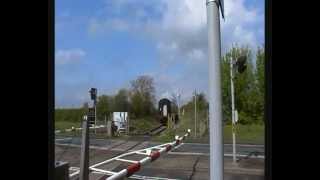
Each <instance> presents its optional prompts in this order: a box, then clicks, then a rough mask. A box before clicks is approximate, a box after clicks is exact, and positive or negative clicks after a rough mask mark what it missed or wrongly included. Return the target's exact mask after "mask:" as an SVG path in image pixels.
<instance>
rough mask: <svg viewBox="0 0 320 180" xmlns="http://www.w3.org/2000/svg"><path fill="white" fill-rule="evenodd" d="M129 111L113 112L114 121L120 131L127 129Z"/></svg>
mask: <svg viewBox="0 0 320 180" xmlns="http://www.w3.org/2000/svg"><path fill="white" fill-rule="evenodd" d="M127 120H128V112H113V121H114V124H115V125H116V126H117V129H118V131H120V132H121V131H124V132H125V131H126V125H127V122H128V121H127Z"/></svg>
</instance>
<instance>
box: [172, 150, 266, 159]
mask: <svg viewBox="0 0 320 180" xmlns="http://www.w3.org/2000/svg"><path fill="white" fill-rule="evenodd" d="M168 154H174V155H194V156H209V155H210V154H209V153H195V152H168ZM224 156H225V157H232V156H233V155H232V154H224ZM236 156H237V157H247V156H248V155H247V154H237V155H236ZM250 158H258V159H264V158H265V157H264V156H263V155H258V156H250Z"/></svg>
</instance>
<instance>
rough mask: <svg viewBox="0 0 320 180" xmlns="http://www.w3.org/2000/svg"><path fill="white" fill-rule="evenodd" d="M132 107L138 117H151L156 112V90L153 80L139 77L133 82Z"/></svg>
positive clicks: (147, 77) (148, 77)
mask: <svg viewBox="0 0 320 180" xmlns="http://www.w3.org/2000/svg"><path fill="white" fill-rule="evenodd" d="M131 96H132V97H131V101H132V102H131V105H132V111H133V113H134V114H135V115H136V116H144V115H151V114H153V113H154V112H155V107H154V104H155V88H154V82H153V78H152V77H150V76H146V75H145V76H139V77H138V78H137V79H136V80H133V81H131Z"/></svg>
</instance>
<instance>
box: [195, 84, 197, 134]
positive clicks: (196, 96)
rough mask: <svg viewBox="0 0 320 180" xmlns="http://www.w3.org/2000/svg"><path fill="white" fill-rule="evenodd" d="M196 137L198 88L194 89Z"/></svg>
mask: <svg viewBox="0 0 320 180" xmlns="http://www.w3.org/2000/svg"><path fill="white" fill-rule="evenodd" d="M194 137H197V90H195V91H194Z"/></svg>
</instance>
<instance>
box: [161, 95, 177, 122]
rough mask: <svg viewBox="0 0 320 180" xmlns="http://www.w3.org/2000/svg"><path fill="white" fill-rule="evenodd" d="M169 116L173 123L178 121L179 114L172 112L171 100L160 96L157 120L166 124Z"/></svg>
mask: <svg viewBox="0 0 320 180" xmlns="http://www.w3.org/2000/svg"><path fill="white" fill-rule="evenodd" d="M170 117H173V119H174V122H175V124H176V123H178V121H179V116H178V114H177V113H175V112H173V108H172V103H171V101H170V100H169V99H167V98H162V99H160V100H159V103H158V120H159V121H160V123H161V124H162V125H165V126H166V125H167V122H168V119H169V118H170Z"/></svg>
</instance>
